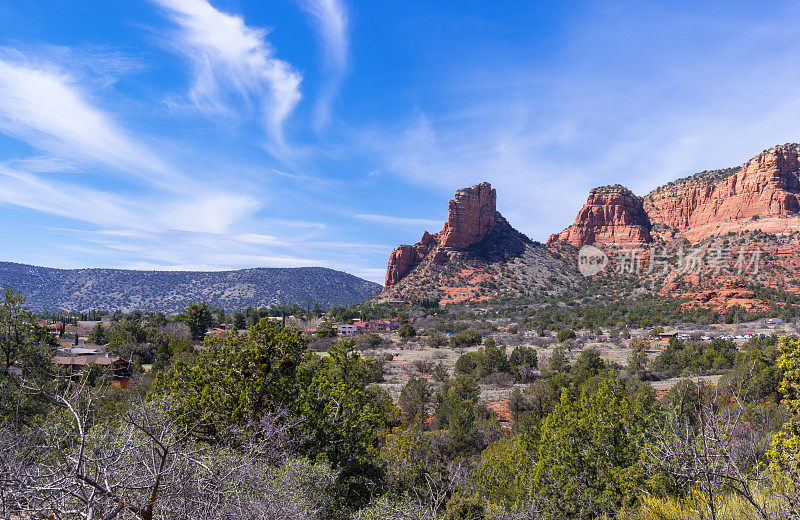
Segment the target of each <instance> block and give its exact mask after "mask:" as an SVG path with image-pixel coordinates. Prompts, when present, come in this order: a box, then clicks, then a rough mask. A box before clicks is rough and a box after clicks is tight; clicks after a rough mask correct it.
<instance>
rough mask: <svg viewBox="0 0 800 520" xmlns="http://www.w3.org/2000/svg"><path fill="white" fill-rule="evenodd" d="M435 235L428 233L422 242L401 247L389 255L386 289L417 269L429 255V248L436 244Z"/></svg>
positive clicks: (424, 235)
mask: <svg viewBox="0 0 800 520" xmlns="http://www.w3.org/2000/svg"><path fill="white" fill-rule="evenodd" d="M434 240H435V239H434V238H433V235H431V234H430V233H428V232H427V231H426V232H425V233H424V234H423V235H422V240H420V241H419V242H417V243H416V244H414V245H413V246H410V245H400V246H398V247H397V249H395V250H394V251H392V254H391V255H389V266H388V267H387V268H386V287H391V286H392V285H394V284H396V283H397V282H399V281H400V280H402V279H403V277H404V276H405V275H407V274H408V273H409V271H411V270H412V269H413V268H414V267H416V266H417V265H418V264H419V263H420V262H421V261H422V260H423V259H424V258H425V257H426V256H427V255H428V250H429V246H430V245H431V243H433V242H434Z"/></svg>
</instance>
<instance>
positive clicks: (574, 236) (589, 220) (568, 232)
mask: <svg viewBox="0 0 800 520" xmlns="http://www.w3.org/2000/svg"><path fill="white" fill-rule="evenodd" d="M556 241H564V242H567V243H569V244H572V245H574V246H576V247H580V246H583V245H586V244H595V243H600V244H610V245H614V246H618V247H635V246H639V245H641V244H646V243H649V242H651V241H652V237H651V236H650V219H649V218H648V217H647V213H646V212H645V210H644V207H643V204H642V199H641V198H640V197H637V196H636V195H634V194H633V193H632V192H631V191H630V190H629V189H628V188H625V187H623V186H619V185H616V186H604V187H601V188H594V189H592V190H591V191H590V192H589V198H588V199H587V200H586V204H585V205H584V206H583V208H581V210H580V211H579V212H578V216H577V217H576V218H575V223H574V224H573V225H571V226H569V227H568V228H567V229H565V230H564V231H562V232H561V233H557V234H555V235H551V236H550V238H549V239H548V240H547V243H548V244H550V243H553V242H556Z"/></svg>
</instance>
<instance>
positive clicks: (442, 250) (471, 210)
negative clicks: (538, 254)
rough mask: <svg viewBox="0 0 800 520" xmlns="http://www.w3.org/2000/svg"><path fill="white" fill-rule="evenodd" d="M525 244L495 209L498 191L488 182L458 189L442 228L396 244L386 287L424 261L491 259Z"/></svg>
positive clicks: (388, 268) (521, 235)
mask: <svg viewBox="0 0 800 520" xmlns="http://www.w3.org/2000/svg"><path fill="white" fill-rule="evenodd" d="M527 243H530V240H529V239H528V238H527V237H526V236H525V235H523V234H522V233H519V232H518V231H516V230H514V229H513V228H512V227H511V226H510V225H509V224H508V222H507V221H506V219H505V218H503V216H502V215H501V214H500V213H498V212H497V192H496V190H494V189H492V186H491V185H490V184H489V183H488V182H484V183H482V184H477V185H475V186H472V187H470V188H464V189H460V190H458V191H456V193H455V196H454V197H453V199H452V200H451V201H450V203H449V205H448V212H447V222H445V224H444V228H443V229H442V230H441V231H439V232H438V233H436V234H434V235H431V234H430V233H428V232H427V231H426V232H425V234H424V235H423V236H422V239H421V240H420V241H419V242H417V243H416V244H414V245H401V246H398V247H397V249H395V250H394V251H393V252H392V254H391V255H390V256H389V265H388V266H387V269H386V288H389V287H391V286H393V285H395V284H397V283H398V282H400V280H402V279H403V278H404V277H405V276H406V275H407V274H408V273H409V272H411V270H413V269H414V268H415V267H416V266H418V265H420V264H422V263H425V262H433V263H436V264H445V263H447V262H448V261H449V260H450V259H451V258H453V257H455V256H460V255H472V256H476V257H481V258H483V257H487V259H491V258H490V257H492V258H493V257H496V256H503V255H507V254H514V252H515V251H516V252H517V253H520V252H521V251H522V250H523V249H524V244H527Z"/></svg>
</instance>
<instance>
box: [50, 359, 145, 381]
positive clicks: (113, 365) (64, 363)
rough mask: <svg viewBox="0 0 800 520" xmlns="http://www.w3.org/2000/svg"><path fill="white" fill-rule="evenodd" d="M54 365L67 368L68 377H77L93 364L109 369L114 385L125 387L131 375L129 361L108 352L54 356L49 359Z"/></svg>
mask: <svg viewBox="0 0 800 520" xmlns="http://www.w3.org/2000/svg"><path fill="white" fill-rule="evenodd" d="M51 362H52V363H53V364H54V365H55V366H56V367H63V368H66V369H68V370H69V375H70V378H76V377H79V376H80V375H81V374H82V373H83V372H84V371H85V370H86V369H87V368H88V367H90V366H92V365H95V366H99V367H104V368H106V369H108V370H110V371H111V382H112V384H114V381H117V382H118V383H117V384H116V385H115V386H120V387H122V388H125V387H127V385H128V380H129V379H130V377H131V373H130V363H129V362H128V361H125V360H124V359H122V358H119V357H114V356H111V355H110V354H94V355H83V356H63V355H62V356H56V357H54V358H53V359H52V361H51Z"/></svg>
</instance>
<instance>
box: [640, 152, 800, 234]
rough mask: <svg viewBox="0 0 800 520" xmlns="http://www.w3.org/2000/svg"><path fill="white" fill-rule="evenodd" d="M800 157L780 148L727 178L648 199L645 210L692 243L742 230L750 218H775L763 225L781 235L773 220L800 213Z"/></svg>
mask: <svg viewBox="0 0 800 520" xmlns="http://www.w3.org/2000/svg"><path fill="white" fill-rule="evenodd" d="M799 152H800V145H797V144H785V145H780V146H775V147H773V148H770V149H769V150H766V151H765V152H763V153H761V154H759V155H757V156H756V157H754V158H752V159H750V160H749V161H748V162H747V163H745V165H744V166H742V167H741V168H736V169H731V170H726V172H728V175H727V176H726V177H724V178H721V179H719V178H718V179H714V178H713V177H712V179H711V180H709V179H707V178H704V177H703V175H697V176H692V177H688V178H685V179H681V180H679V181H676V182H674V183H671V184H668V185H666V186H663V187H660V188H657V189H656V190H654V191H652V192H651V193H650V194H648V195H647V196H646V197H645V198H644V208H645V210H646V211H647V213H648V214H649V216H650V219H651V221H652V222H653V223H659V224H663V225H665V226H667V227H671V228H675V229H677V230H679V231H686V233H684V234H685V235H686V236H687V238H689V239H691V240H692V241H697V240H702V239H704V238H707V237H709V236H711V235H714V234H724V233H727V232H729V231H734V232H735V231H738V230H739V228H740V227H741V226H743V225H745V221H747V220H749V219H762V218H767V219H771V220H770V221H769V222H764V223H763V224H765V225H766V226H767V227H769V228H770V229H771V230H773V231H776V229H774V228H775V222H772V220H774V219H775V218H781V217H788V216H794V215H796V214H797V213H798V211H800V161H798V153H799ZM786 224H787V225H788V224H789V223H786ZM747 227H748V228H749V227H753V226H752V225H747ZM755 227H756V228H758V227H760V226H755ZM780 227H782V226H780V225H779V226H778V228H780Z"/></svg>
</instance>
